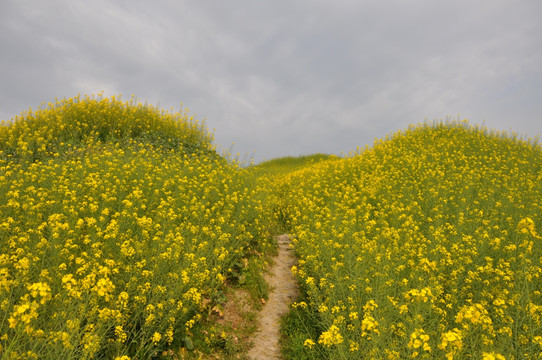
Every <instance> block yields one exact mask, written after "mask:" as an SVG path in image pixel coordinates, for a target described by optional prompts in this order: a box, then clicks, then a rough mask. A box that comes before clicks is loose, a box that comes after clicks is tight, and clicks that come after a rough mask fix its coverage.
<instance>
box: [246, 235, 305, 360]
mask: <svg viewBox="0 0 542 360" xmlns="http://www.w3.org/2000/svg"><path fill="white" fill-rule="evenodd" d="M277 240H278V244H279V251H278V256H277V257H276V258H275V259H274V263H273V265H272V266H271V268H270V269H269V272H268V273H267V274H266V276H265V280H266V281H267V282H268V284H269V286H270V287H271V291H270V293H269V300H268V301H267V303H266V304H265V305H264V307H263V309H262V311H261V312H260V314H259V317H258V318H259V328H258V331H257V332H256V334H255V338H254V339H253V340H252V343H253V347H252V349H250V351H249V353H248V354H247V355H248V358H249V359H253V360H278V359H280V347H279V339H280V332H279V328H280V318H281V317H282V316H283V315H285V314H286V313H287V312H288V311H289V305H290V304H291V303H292V302H293V301H294V300H295V299H296V298H297V296H298V289H297V284H296V281H295V279H294V277H293V276H292V273H291V271H290V269H291V267H292V266H293V265H294V264H295V261H296V260H295V256H294V254H293V250H292V249H291V248H290V238H289V236H288V235H286V234H284V235H280V236H278V237H277Z"/></svg>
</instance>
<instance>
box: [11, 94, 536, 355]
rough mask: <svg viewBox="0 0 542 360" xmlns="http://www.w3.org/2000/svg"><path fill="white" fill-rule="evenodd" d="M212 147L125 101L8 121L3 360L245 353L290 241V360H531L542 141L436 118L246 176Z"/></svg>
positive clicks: (87, 101)
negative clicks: (269, 269)
mask: <svg viewBox="0 0 542 360" xmlns="http://www.w3.org/2000/svg"><path fill="white" fill-rule="evenodd" d="M212 142H213V139H212V136H211V135H210V133H209V132H208V131H207V129H206V127H205V125H204V124H203V123H200V122H198V121H197V120H195V119H193V118H192V117H190V115H189V113H188V111H182V112H179V113H168V112H164V111H161V110H158V109H156V108H153V107H151V106H148V105H142V104H140V103H138V102H137V100H136V99H133V98H132V99H131V100H130V101H122V100H121V99H120V98H103V97H101V96H98V97H88V96H87V97H76V98H73V99H65V100H60V101H57V102H56V103H54V104H48V105H47V106H43V107H42V108H40V109H38V110H35V111H32V110H29V111H28V112H25V113H23V114H21V116H20V117H17V118H15V119H14V121H13V122H11V123H3V126H2V127H0V219H1V220H0V221H1V222H0V310H1V311H0V359H35V358H39V359H57V358H65V359H116V360H127V359H142V358H145V359H146V358H156V359H159V358H162V359H168V358H169V359H181V358H232V359H233V358H239V357H242V356H243V354H244V353H245V352H246V346H245V345H244V344H246V343H247V340H248V339H249V338H250V336H251V335H250V334H251V332H253V331H254V329H255V326H254V323H255V321H254V320H255V317H256V311H257V310H258V307H259V306H260V305H259V304H261V299H262V298H263V299H265V298H266V296H267V292H268V290H269V289H268V287H267V284H266V283H265V281H264V280H263V277H262V273H263V272H264V270H265V268H266V266H267V264H268V263H269V261H270V257H271V256H272V255H273V254H275V253H276V244H275V243H274V240H273V239H272V235H274V234H277V233H280V232H288V233H290V234H291V235H292V236H293V243H294V246H295V252H296V256H297V257H298V261H299V265H298V266H296V267H294V268H293V269H292V271H293V273H294V274H295V276H296V278H297V281H298V284H299V286H300V290H301V295H300V298H299V299H298V301H297V302H296V303H294V304H293V305H292V309H291V312H290V313H289V314H288V315H287V316H286V317H285V318H284V320H283V323H282V333H283V341H282V348H283V356H284V358H286V359H350V358H364V357H369V358H374V359H405V358H420V359H433V358H435V359H483V360H488V359H507V360H508V359H538V358H540V357H539V354H540V353H542V295H541V293H540V289H541V288H542V278H541V276H542V264H541V261H542V236H541V235H540V234H541V232H542V230H541V229H542V202H541V200H540V199H542V175H541V174H542V150H541V148H540V146H539V145H538V144H537V143H536V141H533V140H524V139H521V138H519V137H518V136H517V135H515V134H512V133H507V132H495V131H491V130H487V129H485V128H479V127H473V126H470V125H469V124H468V123H466V122H446V123H433V124H428V123H426V124H420V125H417V126H412V127H410V128H409V129H405V130H404V131H401V132H398V133H395V134H391V135H389V136H387V137H386V138H385V139H382V140H377V141H376V142H375V144H374V145H373V146H371V147H365V148H364V149H362V150H359V151H358V152H356V153H354V154H351V155H349V156H348V157H344V158H338V157H335V156H332V155H325V154H314V155H307V156H300V157H285V158H280V159H273V160H270V161H266V162H264V163H262V164H259V165H255V166H249V167H246V168H241V167H240V166H239V165H238V164H236V163H235V162H234V161H229V160H228V158H229V157H228V156H227V155H225V156H220V155H219V154H218V153H217V152H216V149H215V147H214V145H213V143H212ZM237 292H241V293H244V294H248V295H246V296H247V298H246V299H245V300H246V301H244V304H245V305H240V301H239V299H238V298H237V300H235V299H236V296H235V295H234V294H236V293H237ZM235 303H236V304H237V305H236V306H233V305H232V304H235ZM232 306H233V307H232ZM228 309H229V310H228ZM232 309H233V310H232ZM227 311H229V312H230V314H229V315H228V316H233V317H235V318H237V322H235V321H229V322H228V321H224V318H226V317H228V316H226V315H224V313H225V312H227ZM221 314H222V316H221Z"/></svg>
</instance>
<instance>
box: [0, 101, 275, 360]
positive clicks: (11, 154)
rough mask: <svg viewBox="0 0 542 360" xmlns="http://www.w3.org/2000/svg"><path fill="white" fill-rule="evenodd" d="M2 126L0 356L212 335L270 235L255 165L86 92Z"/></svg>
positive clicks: (138, 349)
mask: <svg viewBox="0 0 542 360" xmlns="http://www.w3.org/2000/svg"><path fill="white" fill-rule="evenodd" d="M67 128H68V129H67ZM0 133H1V134H2V135H1V139H2V142H1V144H2V145H1V146H2V147H1V148H2V149H3V150H2V153H1V155H2V156H0V159H3V160H2V162H1V163H0V171H1V173H0V219H1V220H0V314H1V315H0V358H1V359H26V358H39V359H60V358H64V359H94V358H104V359H113V358H118V359H126V358H140V359H143V358H145V359H146V358H151V357H154V356H159V355H161V354H162V353H164V354H166V355H167V354H177V350H179V349H181V350H183V351H186V350H187V349H188V350H195V349H200V350H201V349H205V348H206V347H207V343H209V344H210V343H213V342H214V341H215V340H214V338H216V337H220V336H221V334H217V333H215V332H209V331H207V330H206V329H203V328H201V324H202V323H203V320H205V318H206V316H207V315H208V314H209V312H210V309H211V308H212V307H213V306H215V305H216V304H217V303H219V302H220V299H221V298H222V297H223V295H222V294H223V291H224V290H225V287H226V285H227V284H232V283H237V282H238V279H239V278H240V277H241V276H245V275H244V273H243V271H244V270H243V266H242V265H241V266H239V264H243V263H244V262H245V261H246V260H247V259H249V258H253V257H258V256H261V254H262V253H265V252H267V251H268V250H269V249H270V248H271V247H272V242H271V241H270V237H269V232H268V229H267V227H266V221H265V218H266V217H267V211H266V209H265V208H264V207H263V204H262V198H263V197H262V196H261V195H260V193H261V191H262V190H261V189H260V188H259V187H257V186H256V183H255V178H254V176H253V175H252V174H251V173H249V172H244V171H241V169H239V168H238V167H237V166H235V165H232V164H228V162H226V161H225V160H224V159H222V158H220V157H218V156H217V155H216V154H214V153H213V152H212V151H211V150H212V147H211V144H210V142H208V141H210V136H209V135H207V133H206V132H205V129H204V128H202V127H199V125H195V123H193V122H191V120H189V119H187V118H186V116H185V115H179V114H176V115H167V114H166V115H165V114H159V113H157V112H156V111H154V110H152V109H150V108H148V107H146V106H140V105H134V104H129V103H119V102H117V101H116V100H115V99H101V100H94V99H90V98H86V99H85V100H73V101H72V100H66V101H63V102H60V103H59V104H57V105H56V106H52V107H50V108H49V109H48V110H39V111H37V112H36V113H29V114H26V115H25V117H23V118H21V119H16V120H15V122H14V123H12V124H8V125H5V127H3V128H2V129H1V130H0ZM70 136H71V137H70ZM176 144H183V146H176ZM187 149H188V150H187ZM250 263H254V262H253V261H251V262H250ZM260 266H263V265H260ZM195 339H201V341H202V342H201V343H199V344H198V343H196V341H195ZM175 356H176V355H175Z"/></svg>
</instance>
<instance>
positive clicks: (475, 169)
mask: <svg viewBox="0 0 542 360" xmlns="http://www.w3.org/2000/svg"><path fill="white" fill-rule="evenodd" d="M540 164H542V149H541V148H540V146H539V145H538V144H537V143H536V141H532V140H523V139H520V138H518V137H517V136H515V135H514V134H510V133H504V132H495V131H490V130H487V129H485V128H478V127H473V126H471V125H469V124H468V123H466V122H453V123H435V124H422V125H419V126H414V127H411V128H409V129H408V130H406V131H402V132H399V133H396V134H394V135H392V136H389V137H387V138H386V139H383V140H377V141H376V142H375V144H374V146H372V147H366V148H365V149H361V150H359V151H357V152H356V153H355V154H352V156H349V157H347V158H345V159H340V160H337V159H330V160H328V161H321V162H318V163H315V164H313V165H311V166H307V167H304V168H302V169H300V170H297V171H294V172H291V173H290V174H287V175H285V176H284V177H283V179H282V185H281V186H282V189H283V190H282V192H281V193H280V195H281V198H280V199H279V200H280V201H277V206H278V207H280V209H279V211H277V212H278V213H280V214H281V217H282V219H283V221H284V224H285V225H286V226H289V228H290V232H291V233H292V235H293V239H294V240H293V241H294V248H295V251H296V254H297V255H298V256H299V264H298V265H297V266H296V268H295V269H293V271H292V273H293V274H294V275H295V276H296V277H297V278H298V281H299V284H300V287H301V291H302V298H301V300H302V301H304V302H305V303H306V304H307V306H306V308H304V309H299V308H295V309H292V311H295V312H297V313H299V314H300V316H304V321H305V323H306V325H305V326H304V327H298V331H299V334H295V335H291V336H289V338H291V339H300V340H291V341H301V344H298V345H297V348H299V349H303V351H304V354H305V355H303V356H308V357H310V356H311V355H310V354H318V353H325V354H327V356H328V357H329V358H344V357H345V356H346V355H345V354H348V353H351V355H350V356H351V357H352V358H364V356H365V357H367V358H372V359H389V358H400V359H406V358H413V357H414V358H438V359H445V358H446V359H464V358H471V357H472V358H482V357H483V358H487V359H490V358H495V359H500V358H506V359H520V358H521V359H537V358H538V356H539V354H540V353H542V346H541V345H540V341H539V339H540V337H541V336H542V312H541V310H542V307H541V306H542V294H541V291H542V263H541V261H542V241H541V237H540V235H539V234H540V231H541V229H542V201H541V199H542V175H541V167H540ZM278 188H280V187H278ZM368 304H371V305H369V306H368ZM350 314H357V316H350ZM332 327H333V328H332ZM304 329H305V330H304ZM306 329H317V330H310V331H309V330H306ZM331 329H332V330H333V331H331ZM320 334H321V335H320ZM338 335H340V336H341V341H340V342H339V341H332V340H331V339H338ZM319 336H321V337H319ZM310 339H322V340H323V341H319V343H318V344H316V343H315V344H313V343H312V342H308V343H306V344H305V345H307V344H309V345H311V346H305V347H302V346H301V345H302V344H303V341H305V340H310ZM324 339H325V340H324ZM311 341H312V340H311ZM292 348H296V345H292ZM352 352H354V353H355V354H352Z"/></svg>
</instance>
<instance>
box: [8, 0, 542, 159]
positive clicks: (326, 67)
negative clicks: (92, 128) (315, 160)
mask: <svg viewBox="0 0 542 360" xmlns="http://www.w3.org/2000/svg"><path fill="white" fill-rule="evenodd" d="M1 7H2V9H1V10H2V11H0V45H1V48H2V56H1V57H0V118H2V119H4V120H8V119H10V118H11V117H12V116H15V115H17V114H19V113H20V112H21V111H23V110H25V109H27V108H28V107H29V106H32V107H37V106H38V105H39V104H41V103H42V102H48V101H52V100H53V99H54V98H55V97H58V98H62V97H71V96H73V95H75V94H77V93H82V94H96V93H98V92H100V91H104V93H105V95H116V94H123V96H124V97H125V98H129V97H130V96H131V95H132V94H135V95H136V96H137V97H138V98H139V99H141V100H142V101H148V102H149V103H151V104H155V105H159V106H160V107H163V108H165V109H170V108H172V107H173V108H174V110H178V109H179V108H180V103H181V102H182V103H183V105H184V106H186V107H188V108H189V109H190V110H191V112H192V113H196V117H197V118H199V119H203V118H205V119H206V122H207V125H208V126H209V128H211V129H216V130H215V136H216V142H217V143H218V144H220V145H222V146H223V147H224V148H229V147H230V145H231V144H232V143H235V145H233V152H239V153H241V157H245V156H251V155H253V154H254V156H255V158H256V160H261V159H263V158H268V159H269V158H273V157H277V156H284V155H299V154H308V153H314V152H327V153H340V152H341V151H343V152H349V151H351V150H353V149H355V148H356V147H357V146H363V145H365V144H371V143H372V141H373V139H374V138H380V137H383V136H385V135H386V134H388V133H390V132H394V131H397V130H400V129H403V128H405V127H407V126H408V124H411V123H417V122H420V121H423V120H424V119H429V120H433V119H444V118H446V117H448V116H451V117H456V116H457V115H458V114H461V118H468V119H469V120H471V122H474V123H480V124H481V123H482V122H485V124H486V125H487V126H488V127H490V128H495V129H513V130H515V131H518V132H520V133H524V134H527V135H528V136H535V135H537V134H542V118H541V114H542V101H540V99H542V70H541V67H540V64H541V63H542V46H541V45H540V39H539V35H538V34H541V33H542V25H541V24H540V21H538V19H537V16H538V14H540V13H542V3H541V2H539V1H535V0H532V1H522V2H513V1H505V0H494V1H479V2H471V1H447V2H434V1H429V0H417V1H410V2H405V1H400V0H392V1H386V2H382V1H364V2H359V1H348V0H340V1H334V2H327V1H301V0H291V1H282V0H274V1H258V2H254V1H247V0H241V1H237V2H235V4H232V3H231V2H224V1H220V0H214V1H205V2H202V1H199V2H191V1H173V0H171V1H167V0H165V1H155V2H148V1H143V0H132V1H127V0H125V1H106V0H98V1H94V2H77V1H61V0H52V1H48V2H42V1H38V0H23V1H18V2H11V3H7V4H2V5H1Z"/></svg>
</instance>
